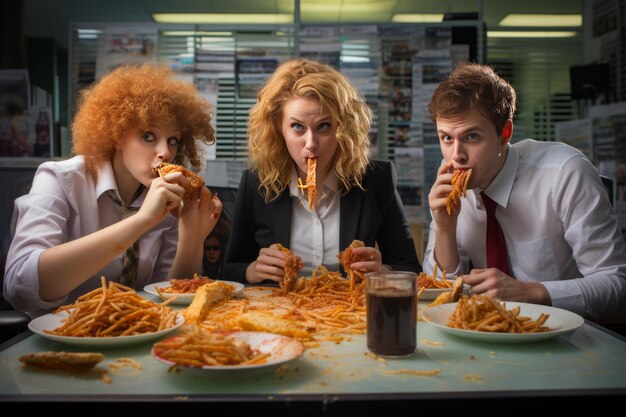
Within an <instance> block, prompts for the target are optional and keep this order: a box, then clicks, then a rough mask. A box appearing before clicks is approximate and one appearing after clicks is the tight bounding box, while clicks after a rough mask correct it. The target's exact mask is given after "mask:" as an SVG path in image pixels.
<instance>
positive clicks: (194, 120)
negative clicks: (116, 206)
mask: <svg viewBox="0 0 626 417" xmlns="http://www.w3.org/2000/svg"><path fill="white" fill-rule="evenodd" d="M212 111H213V106H212V105H211V104H210V103H209V102H208V101H207V100H205V99H204V98H203V97H202V96H200V95H199V94H198V92H197V91H196V89H195V87H194V86H193V85H192V84H189V83H187V82H184V81H179V80H175V79H173V78H172V71H171V70H170V69H169V68H167V67H163V66H154V65H150V64H143V65H141V66H122V67H118V68H116V69H115V70H113V71H112V72H110V73H109V74H107V75H105V76H104V77H102V79H100V80H99V81H98V82H96V83H94V84H93V85H91V86H90V87H89V88H86V89H84V90H82V91H81V92H80V96H79V99H78V111H77V113H76V116H75V117H74V121H73V123H72V140H73V149H72V152H73V153H74V154H76V155H83V156H85V160H86V163H87V170H88V172H89V173H90V174H91V175H92V176H93V177H94V178H97V168H98V167H99V166H101V165H102V164H103V163H105V162H106V161H109V160H111V158H113V154H114V153H115V148H116V145H118V144H119V143H120V142H121V141H122V140H123V137H124V135H125V134H127V133H128V131H129V130H143V129H147V128H148V127H149V126H150V125H152V124H154V123H157V122H159V123H176V124H177V125H178V127H179V128H180V130H181V137H180V142H179V144H178V151H177V154H176V159H175V161H174V162H176V163H178V164H182V165H186V164H187V163H190V164H191V165H192V166H193V167H196V168H199V167H200V166H202V163H203V158H202V156H203V155H202V152H201V149H200V148H199V147H198V143H197V141H202V142H204V143H206V144H212V143H214V142H215V130H214V129H213V126H212V125H211V119H212Z"/></svg>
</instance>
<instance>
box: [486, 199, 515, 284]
mask: <svg viewBox="0 0 626 417" xmlns="http://www.w3.org/2000/svg"><path fill="white" fill-rule="evenodd" d="M482 196H483V204H484V205H485V210H486V211H487V236H486V242H487V268H498V269H499V270H500V271H502V272H504V273H505V274H507V275H509V265H508V261H507V256H506V240H504V233H502V228H501V227H500V225H499V224H498V220H496V206H497V205H498V204H497V203H496V202H495V201H493V200H492V199H491V198H489V196H487V194H485V193H482Z"/></svg>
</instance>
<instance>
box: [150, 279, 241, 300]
mask: <svg viewBox="0 0 626 417" xmlns="http://www.w3.org/2000/svg"><path fill="white" fill-rule="evenodd" d="M220 281H221V280H220ZM221 282H225V283H226V284H230V285H233V286H234V287H235V291H233V294H237V293H238V292H239V291H241V290H243V284H242V283H241V282H234V281H221ZM169 286H170V282H169V281H163V282H157V283H154V284H149V285H146V286H145V287H143V290H144V291H145V292H147V293H149V294H152V295H156V296H157V297H159V293H158V292H157V290H156V289H157V288H159V289H162V288H167V287H169ZM161 295H163V298H165V299H169V298H172V297H176V299H175V300H174V301H172V304H180V305H189V304H191V302H192V301H193V297H195V295H196V293H195V292H189V293H173V292H162V293H161Z"/></svg>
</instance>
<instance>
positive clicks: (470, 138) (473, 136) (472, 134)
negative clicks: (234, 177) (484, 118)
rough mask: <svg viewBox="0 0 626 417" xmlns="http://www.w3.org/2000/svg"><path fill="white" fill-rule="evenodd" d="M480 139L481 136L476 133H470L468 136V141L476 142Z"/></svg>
mask: <svg viewBox="0 0 626 417" xmlns="http://www.w3.org/2000/svg"><path fill="white" fill-rule="evenodd" d="M478 139H479V136H478V135H477V134H476V133H470V134H469V135H467V140H470V141H476V140H478Z"/></svg>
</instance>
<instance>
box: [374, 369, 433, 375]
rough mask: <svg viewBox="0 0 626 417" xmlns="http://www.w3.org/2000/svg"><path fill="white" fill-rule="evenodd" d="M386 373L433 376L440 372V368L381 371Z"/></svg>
mask: <svg viewBox="0 0 626 417" xmlns="http://www.w3.org/2000/svg"><path fill="white" fill-rule="evenodd" d="M383 373H385V374H387V375H418V376H435V375H439V374H440V373H441V369H432V370H430V371H419V370H416V369H398V370H395V371H392V370H388V371H383Z"/></svg>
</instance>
